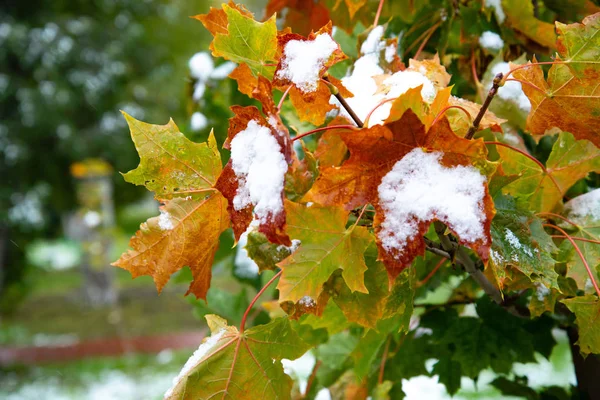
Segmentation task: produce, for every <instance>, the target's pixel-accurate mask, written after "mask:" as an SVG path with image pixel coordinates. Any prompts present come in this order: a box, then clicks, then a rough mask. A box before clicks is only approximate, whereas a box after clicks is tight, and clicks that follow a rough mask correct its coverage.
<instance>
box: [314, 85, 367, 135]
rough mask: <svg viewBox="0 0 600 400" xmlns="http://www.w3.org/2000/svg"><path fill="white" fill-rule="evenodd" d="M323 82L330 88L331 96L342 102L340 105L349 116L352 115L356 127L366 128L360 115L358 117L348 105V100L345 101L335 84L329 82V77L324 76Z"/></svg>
mask: <svg viewBox="0 0 600 400" xmlns="http://www.w3.org/2000/svg"><path fill="white" fill-rule="evenodd" d="M323 81H324V82H325V83H326V84H327V86H328V87H329V90H330V91H331V94H332V95H334V96H335V98H336V99H337V100H338V101H339V102H340V104H341V105H342V106H343V107H344V108H345V109H346V111H347V112H348V114H350V116H351V117H352V119H353V120H354V122H355V123H356V125H358V127H359V128H362V127H363V126H364V124H363V123H362V121H361V120H360V118H358V115H356V113H355V112H354V110H353V109H352V107H350V104H348V102H347V101H346V99H344V97H343V96H342V95H341V93H340V90H339V89H338V88H337V87H336V86H335V85H334V84H333V83H331V82H329V79H328V78H327V75H324V76H323Z"/></svg>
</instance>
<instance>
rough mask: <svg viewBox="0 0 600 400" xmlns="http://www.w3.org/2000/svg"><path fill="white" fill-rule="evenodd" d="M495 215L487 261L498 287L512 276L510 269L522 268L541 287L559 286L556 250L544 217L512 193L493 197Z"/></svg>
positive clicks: (519, 269)
mask: <svg viewBox="0 0 600 400" xmlns="http://www.w3.org/2000/svg"><path fill="white" fill-rule="evenodd" d="M494 203H495V206H496V216H495V217H494V219H493V220H492V227H491V232H492V251H491V257H490V263H489V265H488V268H489V271H490V272H491V274H492V276H493V277H494V280H495V281H496V284H497V285H498V287H500V288H503V287H504V286H505V285H506V284H507V283H508V281H509V280H510V277H511V274H510V270H511V269H515V270H517V271H520V272H521V273H523V274H524V275H525V276H527V277H528V278H529V279H531V280H532V281H533V282H536V284H537V285H541V286H539V287H542V286H543V287H544V288H554V289H558V283H557V278H558V274H557V273H556V272H555V271H554V265H555V264H556V261H555V260H554V258H553V257H552V256H551V254H552V253H554V252H556V251H557V248H556V246H555V245H554V243H553V241H552V238H551V237H550V236H549V235H548V234H547V233H546V232H545V231H544V228H543V226H542V221H541V220H540V219H539V218H538V217H536V216H535V215H534V214H533V213H532V212H531V211H529V210H527V209H526V208H524V207H522V206H520V205H519V204H518V203H517V202H516V201H515V199H513V198H512V197H510V196H505V195H497V196H495V197H494Z"/></svg>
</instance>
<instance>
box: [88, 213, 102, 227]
mask: <svg viewBox="0 0 600 400" xmlns="http://www.w3.org/2000/svg"><path fill="white" fill-rule="evenodd" d="M101 222H102V216H101V215H100V213H99V212H98V211H88V212H86V213H85V215H84V216H83V223H84V224H85V225H86V226H87V227H88V228H95V227H97V226H98V225H100V223H101Z"/></svg>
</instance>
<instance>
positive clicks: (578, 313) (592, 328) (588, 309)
mask: <svg viewBox="0 0 600 400" xmlns="http://www.w3.org/2000/svg"><path fill="white" fill-rule="evenodd" d="M562 302H563V303H564V304H565V305H566V306H567V307H568V308H569V310H571V312H573V313H574V314H575V324H577V327H578V328H579V340H578V341H577V344H578V345H579V349H580V351H581V353H582V354H590V353H594V354H600V300H598V298H597V297H596V296H595V295H587V296H583V297H575V298H572V299H567V300H563V301H562Z"/></svg>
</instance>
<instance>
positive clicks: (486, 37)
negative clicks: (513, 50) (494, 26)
mask: <svg viewBox="0 0 600 400" xmlns="http://www.w3.org/2000/svg"><path fill="white" fill-rule="evenodd" d="M479 44H480V45H481V47H483V48H484V49H486V50H488V51H491V52H494V53H496V52H498V51H500V50H502V48H503V47H504V40H502V38H501V37H500V35H498V34H497V33H496V32H492V31H485V32H483V34H482V35H481V36H480V37H479Z"/></svg>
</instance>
